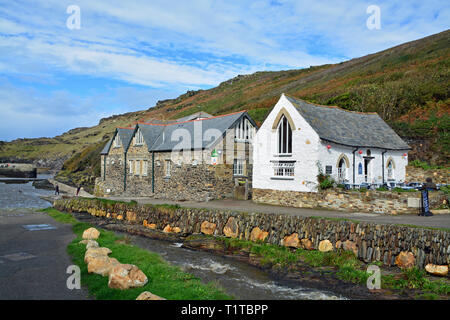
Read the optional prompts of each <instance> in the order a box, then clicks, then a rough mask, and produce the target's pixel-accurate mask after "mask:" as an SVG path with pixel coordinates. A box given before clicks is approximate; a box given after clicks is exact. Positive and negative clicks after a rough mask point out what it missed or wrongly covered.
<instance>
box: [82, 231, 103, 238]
mask: <svg viewBox="0 0 450 320" xmlns="http://www.w3.org/2000/svg"><path fill="white" fill-rule="evenodd" d="M99 236H100V232H99V231H98V230H97V229H95V228H89V229H86V230H84V232H83V239H85V240H97V239H98V237H99Z"/></svg>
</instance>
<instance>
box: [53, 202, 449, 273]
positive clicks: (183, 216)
mask: <svg viewBox="0 0 450 320" xmlns="http://www.w3.org/2000/svg"><path fill="white" fill-rule="evenodd" d="M54 207H55V208H56V209H58V210H61V211H68V212H88V213H90V214H91V215H95V216H99V217H103V218H105V219H114V220H119V222H120V221H123V223H131V224H139V225H143V226H146V227H148V228H151V229H157V230H161V231H164V232H175V233H179V234H184V235H189V234H199V233H204V234H210V235H214V236H227V237H234V238H239V239H245V240H262V241H264V242H267V243H271V244H275V245H284V246H290V247H303V248H307V249H317V248H319V244H320V243H321V242H322V241H324V240H328V241H330V242H331V244H332V250H336V248H343V249H345V250H352V251H354V252H355V254H356V255H357V256H358V258H360V259H361V260H364V261H366V262H370V261H381V262H382V263H383V264H385V265H390V266H392V265H394V264H395V258H396V257H397V256H398V255H399V254H400V252H404V251H406V252H411V253H412V254H414V256H415V264H416V266H418V267H420V268H423V267H424V266H425V265H426V264H427V263H433V264H438V265H444V264H449V263H450V233H449V232H447V231H442V230H431V229H422V228H411V227H406V226H397V225H377V224H373V223H364V222H362V223H355V222H351V221H338V220H327V219H317V218H304V217H298V216H291V215H283V214H267V213H242V212H232V211H220V210H205V209H191V208H176V207H168V206H167V207H166V206H151V205H138V204H136V203H123V202H122V203H121V202H111V201H110V202H108V201H104V200H101V199H83V198H72V199H65V200H56V201H55V202H54Z"/></svg>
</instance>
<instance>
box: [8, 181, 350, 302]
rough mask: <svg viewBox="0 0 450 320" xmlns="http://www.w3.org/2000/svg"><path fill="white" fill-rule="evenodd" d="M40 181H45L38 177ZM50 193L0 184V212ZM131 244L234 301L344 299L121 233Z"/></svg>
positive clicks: (40, 204)
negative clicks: (211, 283)
mask: <svg viewBox="0 0 450 320" xmlns="http://www.w3.org/2000/svg"><path fill="white" fill-rule="evenodd" d="M40 178H45V176H44V177H40ZM51 194H54V191H52V190H43V189H36V188H34V187H33V186H32V183H31V182H28V183H20V184H17V183H1V182H0V211H3V212H2V213H3V214H4V213H5V212H11V211H14V210H15V209H20V208H46V207H48V206H49V205H50V204H49V203H48V202H47V201H45V200H42V199H41V198H40V197H39V196H43V195H44V196H48V195H51ZM117 233H119V234H122V235H126V236H127V237H128V238H129V239H130V240H131V243H132V244H135V245H137V246H139V247H141V248H143V249H146V250H149V251H152V252H156V253H158V254H159V255H161V256H162V258H163V259H165V260H166V261H168V262H169V263H171V264H172V265H176V266H179V267H180V268H181V269H182V270H183V271H185V272H187V273H190V274H193V275H194V276H195V277H197V278H199V279H201V280H202V281H203V282H205V283H208V282H214V283H216V284H217V285H218V286H220V287H222V288H223V289H224V291H225V292H226V293H227V294H229V295H231V296H233V297H234V298H236V299H242V300H269V299H270V300H329V299H333V300H336V299H345V298H344V297H341V296H337V295H335V294H333V293H331V292H325V291H320V290H315V289H308V288H303V287H299V286H293V287H290V286H288V285H286V284H284V283H283V284H282V283H279V282H277V281H274V280H273V279H271V278H270V277H269V275H268V274H267V273H266V272H264V271H262V270H260V269H258V268H256V267H254V266H250V265H248V264H246V263H244V262H241V261H238V260H236V259H232V258H228V257H222V256H219V255H215V254H213V253H209V252H204V251H194V250H191V249H187V248H184V247H183V246H182V243H171V242H168V241H162V240H155V239H149V238H146V237H142V236H135V235H130V234H125V233H120V232H117Z"/></svg>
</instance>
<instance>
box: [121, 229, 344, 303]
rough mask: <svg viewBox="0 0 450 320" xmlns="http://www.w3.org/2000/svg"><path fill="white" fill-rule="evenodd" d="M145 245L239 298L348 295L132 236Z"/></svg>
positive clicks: (164, 242) (211, 255)
mask: <svg viewBox="0 0 450 320" xmlns="http://www.w3.org/2000/svg"><path fill="white" fill-rule="evenodd" d="M128 237H130V238H131V242H132V243H133V244H135V245H137V246H139V247H141V248H145V249H148V250H150V251H153V252H157V253H159V254H160V255H161V256H162V257H163V258H164V259H165V260H166V261H168V262H170V263H171V264H173V265H177V266H179V267H181V268H182V269H183V270H184V271H186V272H188V273H191V274H193V275H195V276H196V277H198V278H200V279H202V281H204V282H210V281H212V282H216V283H217V284H219V285H220V286H221V287H222V288H223V289H224V290H225V291H226V292H227V293H228V294H230V295H232V296H234V297H235V298H236V299H254V300H264V299H271V300H272V299H273V300H290V299H292V300H328V299H333V300H336V299H344V298H343V297H340V296H336V295H334V294H333V293H330V292H324V291H318V290H314V289H307V288H302V287H298V286H296V287H288V286H286V285H284V284H283V285H282V284H280V283H277V282H276V281H273V280H272V279H271V278H270V277H269V276H268V274H267V273H265V272H263V271H262V270H260V269H258V268H256V267H253V266H250V265H248V264H246V263H244V262H241V261H237V260H235V259H232V258H227V257H221V256H218V255H214V254H212V253H209V252H203V251H194V250H190V249H186V248H183V247H182V244H181V243H170V242H167V241H161V240H152V239H148V238H145V237H141V236H130V235H128Z"/></svg>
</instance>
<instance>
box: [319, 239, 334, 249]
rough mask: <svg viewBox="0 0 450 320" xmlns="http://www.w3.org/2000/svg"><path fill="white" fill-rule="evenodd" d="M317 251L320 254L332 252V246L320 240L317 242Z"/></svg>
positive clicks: (327, 241)
mask: <svg viewBox="0 0 450 320" xmlns="http://www.w3.org/2000/svg"><path fill="white" fill-rule="evenodd" d="M319 251H321V252H328V251H333V244H332V243H331V242H330V240H322V241H320V242H319Z"/></svg>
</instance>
